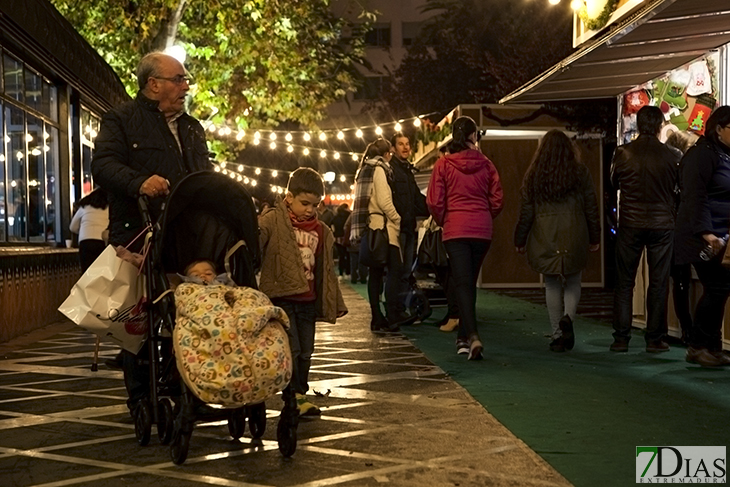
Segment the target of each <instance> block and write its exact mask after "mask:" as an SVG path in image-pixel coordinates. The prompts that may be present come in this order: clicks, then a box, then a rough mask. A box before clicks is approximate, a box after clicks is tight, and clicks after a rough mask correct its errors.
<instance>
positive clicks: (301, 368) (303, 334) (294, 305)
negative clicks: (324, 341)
mask: <svg viewBox="0 0 730 487" xmlns="http://www.w3.org/2000/svg"><path fill="white" fill-rule="evenodd" d="M271 301H272V302H273V303H274V305H275V306H278V307H280V308H281V309H283V310H284V312H285V313H286V314H287V316H289V324H290V326H289V330H288V335H289V346H290V347H291V358H292V366H293V370H292V378H291V386H292V389H293V390H294V392H295V393H297V394H306V393H307V391H308V390H309V384H308V382H307V381H308V379H309V367H311V365H312V353H313V352H314V322H315V317H316V310H315V302H314V301H311V302H308V303H299V302H296V301H287V300H286V299H281V298H278V299H272V300H271Z"/></svg>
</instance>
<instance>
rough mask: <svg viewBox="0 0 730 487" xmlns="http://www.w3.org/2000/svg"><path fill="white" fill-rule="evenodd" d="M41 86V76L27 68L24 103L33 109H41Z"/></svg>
mask: <svg viewBox="0 0 730 487" xmlns="http://www.w3.org/2000/svg"><path fill="white" fill-rule="evenodd" d="M42 96H43V87H42V83H41V77H40V76H39V75H37V74H36V73H34V72H32V71H31V70H29V69H26V70H25V104H26V105H28V106H29V107H30V108H32V109H33V110H37V111H39V112H40V111H42V109H43V106H42V105H43V103H42Z"/></svg>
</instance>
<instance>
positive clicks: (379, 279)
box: [368, 245, 403, 323]
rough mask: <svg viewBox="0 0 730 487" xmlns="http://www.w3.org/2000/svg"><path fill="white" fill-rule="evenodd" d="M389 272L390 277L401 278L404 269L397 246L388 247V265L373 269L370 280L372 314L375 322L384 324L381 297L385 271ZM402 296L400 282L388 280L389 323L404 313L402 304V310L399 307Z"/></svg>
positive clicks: (386, 289) (386, 304)
mask: <svg viewBox="0 0 730 487" xmlns="http://www.w3.org/2000/svg"><path fill="white" fill-rule="evenodd" d="M386 268H387V270H388V276H396V277H398V276H400V273H401V272H402V268H403V262H402V261H401V256H400V249H399V248H398V247H396V246H395V245H389V246H388V263H387V264H386V266H385V267H371V268H370V276H369V278H368V300H369V301H370V312H371V313H372V315H373V322H378V321H380V322H383V321H385V317H384V316H383V312H382V311H381V309H380V295H381V294H382V293H383V278H384V277H385V270H386ZM399 294H400V280H399V279H398V278H395V279H391V278H388V279H387V280H386V283H385V308H386V312H387V315H388V321H390V322H391V323H395V322H397V321H398V319H399V318H400V315H399V313H402V306H403V304H402V302H401V306H400V310H399V307H398V303H399V300H400V301H402V299H401V298H402V297H400V296H399Z"/></svg>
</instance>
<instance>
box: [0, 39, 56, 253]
mask: <svg viewBox="0 0 730 487" xmlns="http://www.w3.org/2000/svg"><path fill="white" fill-rule="evenodd" d="M1 56H2V57H1V59H2V62H1V63H0V71H1V75H0V79H1V80H2V86H1V88H2V89H0V130H1V131H2V144H0V243H4V242H9V243H14V242H17V243H23V242H46V241H54V240H55V234H56V233H57V232H56V228H55V227H56V225H57V219H56V215H57V207H58V201H57V185H56V182H57V181H56V180H57V174H58V158H59V157H58V153H59V140H58V139H59V135H58V134H59V128H58V123H57V122H58V90H57V88H56V87H55V86H54V85H52V84H51V83H50V82H48V81H47V80H46V79H44V78H43V77H42V76H41V75H40V74H39V73H37V72H36V71H34V70H33V69H32V68H31V67H30V66H28V65H26V64H25V63H23V62H21V61H20V60H18V59H16V58H15V57H13V56H12V55H11V54H9V53H7V52H4V51H2V52H1Z"/></svg>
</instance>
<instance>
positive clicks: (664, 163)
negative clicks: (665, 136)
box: [611, 134, 681, 230]
mask: <svg viewBox="0 0 730 487" xmlns="http://www.w3.org/2000/svg"><path fill="white" fill-rule="evenodd" d="M680 158H681V154H680V153H679V151H674V150H672V149H671V148H669V147H667V146H666V145H664V144H662V143H661V142H660V141H659V139H658V138H657V137H655V136H652V135H644V134H642V135H639V137H638V138H637V139H636V140H634V141H633V142H631V143H628V144H626V145H622V146H620V147H618V148H617V149H616V152H615V153H614V156H613V163H612V164H611V183H612V184H613V187H614V189H620V190H621V196H620V202H619V228H621V227H622V226H625V227H630V228H646V229H652V230H671V229H673V228H674V221H675V219H676V216H677V210H676V208H677V200H676V192H675V190H676V188H677V187H678V185H677V182H678V165H679V160H680Z"/></svg>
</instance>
